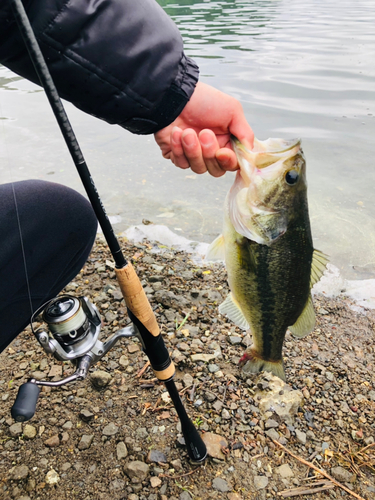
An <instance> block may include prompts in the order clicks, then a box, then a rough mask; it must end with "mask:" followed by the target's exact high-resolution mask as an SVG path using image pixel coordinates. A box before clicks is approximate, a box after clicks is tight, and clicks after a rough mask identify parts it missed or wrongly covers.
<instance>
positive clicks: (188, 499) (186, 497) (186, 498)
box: [170, 491, 192, 500]
mask: <svg viewBox="0 0 375 500" xmlns="http://www.w3.org/2000/svg"><path fill="white" fill-rule="evenodd" d="M170 500H171V499H170ZM179 500H192V496H191V495H190V493H189V492H188V491H183V492H182V493H180V497H179Z"/></svg>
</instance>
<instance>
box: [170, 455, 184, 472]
mask: <svg viewBox="0 0 375 500" xmlns="http://www.w3.org/2000/svg"><path fill="white" fill-rule="evenodd" d="M171 466H172V467H173V469H175V470H177V471H179V470H182V462H181V460H180V459H179V458H176V460H171Z"/></svg>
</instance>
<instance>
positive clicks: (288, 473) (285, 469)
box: [276, 464, 294, 479]
mask: <svg viewBox="0 0 375 500" xmlns="http://www.w3.org/2000/svg"><path fill="white" fill-rule="evenodd" d="M276 470H277V472H278V474H280V476H281V477H282V478H283V479H287V478H288V477H293V476H294V473H293V471H292V469H291V468H290V467H289V465H288V464H283V465H280V467H276Z"/></svg>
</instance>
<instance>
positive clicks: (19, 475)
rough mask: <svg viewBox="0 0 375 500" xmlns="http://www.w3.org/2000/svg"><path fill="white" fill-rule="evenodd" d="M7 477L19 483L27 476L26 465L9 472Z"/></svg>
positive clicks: (18, 466) (27, 469)
mask: <svg viewBox="0 0 375 500" xmlns="http://www.w3.org/2000/svg"><path fill="white" fill-rule="evenodd" d="M9 475H10V477H11V478H12V479H14V480H15V481H21V480H22V479H26V478H27V476H28V475H29V468H28V467H27V466H26V465H17V466H16V467H14V468H13V469H11V470H10V471H9Z"/></svg>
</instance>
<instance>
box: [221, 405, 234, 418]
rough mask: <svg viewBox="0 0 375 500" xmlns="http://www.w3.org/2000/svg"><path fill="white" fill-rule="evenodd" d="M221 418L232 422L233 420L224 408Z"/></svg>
mask: <svg viewBox="0 0 375 500" xmlns="http://www.w3.org/2000/svg"><path fill="white" fill-rule="evenodd" d="M221 418H223V419H224V420H230V419H231V418H232V417H231V415H230V413H229V411H228V410H227V409H226V408H223V411H222V412H221Z"/></svg>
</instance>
